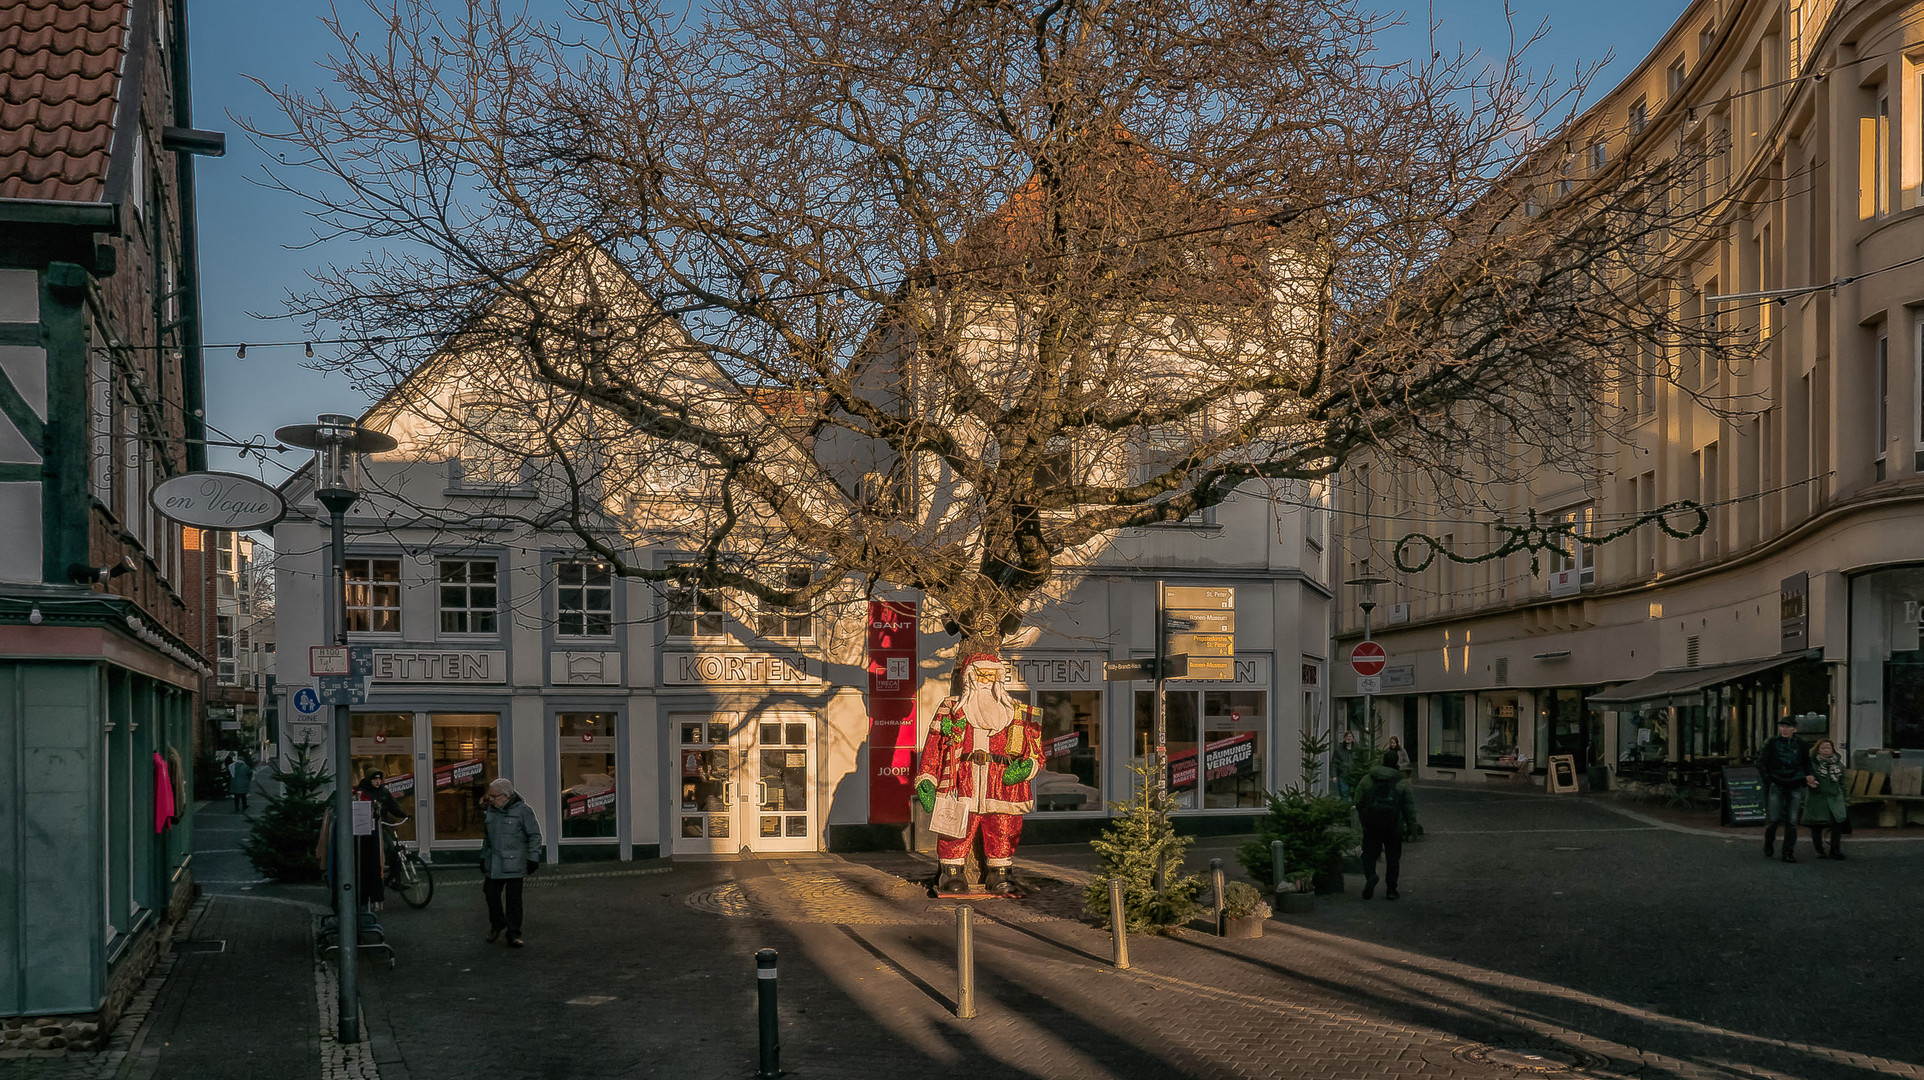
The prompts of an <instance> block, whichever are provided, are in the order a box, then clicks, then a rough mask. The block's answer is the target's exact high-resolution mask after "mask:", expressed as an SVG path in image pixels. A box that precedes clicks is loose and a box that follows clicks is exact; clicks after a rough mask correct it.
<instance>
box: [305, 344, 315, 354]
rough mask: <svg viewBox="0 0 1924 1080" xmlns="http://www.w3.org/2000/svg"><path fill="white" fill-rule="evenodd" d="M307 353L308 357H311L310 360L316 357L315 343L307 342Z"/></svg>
mask: <svg viewBox="0 0 1924 1080" xmlns="http://www.w3.org/2000/svg"><path fill="white" fill-rule="evenodd" d="M306 352H307V355H308V356H309V357H310V358H311V357H312V356H313V355H314V343H313V342H311V341H310V342H307V349H306Z"/></svg>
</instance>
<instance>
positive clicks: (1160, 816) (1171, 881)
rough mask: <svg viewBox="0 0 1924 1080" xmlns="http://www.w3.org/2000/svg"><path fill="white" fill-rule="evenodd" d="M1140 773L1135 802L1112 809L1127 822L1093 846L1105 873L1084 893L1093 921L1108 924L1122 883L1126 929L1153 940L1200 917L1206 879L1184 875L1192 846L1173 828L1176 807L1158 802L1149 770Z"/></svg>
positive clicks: (1169, 802) (1084, 903)
mask: <svg viewBox="0 0 1924 1080" xmlns="http://www.w3.org/2000/svg"><path fill="white" fill-rule="evenodd" d="M1134 772H1135V773H1136V795H1135V797H1134V798H1132V799H1130V800H1129V801H1128V802H1120V803H1110V804H1109V805H1110V807H1111V808H1112V809H1114V810H1116V811H1118V812H1119V813H1120V814H1121V815H1122V816H1121V817H1119V818H1117V819H1116V821H1115V823H1114V824H1113V825H1111V826H1110V827H1109V828H1107V829H1104V830H1103V833H1102V836H1101V838H1100V839H1097V840H1095V841H1092V842H1091V845H1090V846H1092V847H1094V848H1095V850H1096V854H1097V855H1099V856H1101V857H1102V870H1101V871H1100V872H1098V873H1097V874H1096V876H1095V880H1093V881H1091V882H1090V883H1089V888H1088V890H1087V891H1086V892H1084V893H1083V896H1082V909H1083V911H1084V912H1085V913H1086V914H1087V915H1088V916H1089V917H1090V918H1091V919H1094V920H1097V921H1099V922H1105V923H1106V922H1108V921H1109V917H1110V916H1109V882H1110V880H1111V879H1117V880H1120V881H1121V882H1122V910H1123V925H1124V927H1125V928H1126V929H1127V930H1128V931H1129V933H1132V934H1152V933H1158V932H1160V931H1163V930H1166V929H1168V928H1170V927H1174V926H1181V925H1183V924H1184V923H1186V922H1188V921H1189V920H1190V919H1192V918H1194V917H1195V916H1196V914H1197V913H1198V912H1199V911H1200V910H1201V908H1200V906H1199V905H1198V904H1197V903H1196V896H1197V894H1198V893H1200V892H1202V877H1201V876H1200V875H1197V874H1184V873H1183V872H1182V857H1183V852H1184V851H1185V850H1186V849H1187V848H1188V847H1189V840H1188V839H1187V838H1185V837H1180V836H1177V835H1176V830H1175V827H1174V826H1173V825H1171V824H1170V821H1169V811H1170V808H1171V807H1172V806H1173V805H1174V803H1173V801H1172V800H1170V799H1169V798H1168V796H1166V795H1165V796H1163V797H1161V798H1158V797H1157V796H1156V790H1155V784H1154V781H1153V778H1152V777H1151V776H1150V775H1149V770H1148V769H1146V768H1143V767H1141V766H1138V767H1136V768H1135V769H1134ZM1158 886H1160V887H1158Z"/></svg>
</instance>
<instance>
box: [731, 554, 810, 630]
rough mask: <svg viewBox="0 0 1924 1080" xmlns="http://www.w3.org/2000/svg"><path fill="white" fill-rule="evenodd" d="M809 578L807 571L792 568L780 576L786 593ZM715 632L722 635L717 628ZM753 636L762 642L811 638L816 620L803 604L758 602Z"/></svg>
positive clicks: (803, 567)
mask: <svg viewBox="0 0 1924 1080" xmlns="http://www.w3.org/2000/svg"><path fill="white" fill-rule="evenodd" d="M809 576H810V575H809V570H808V567H806V566H791V567H789V568H788V569H787V570H786V571H784V572H783V574H782V584H783V585H784V586H785V587H787V588H789V589H800V588H802V587H804V586H806V585H807V584H808V580H809ZM715 632H716V633H720V632H721V631H720V628H719V626H717V629H716V631H715ZM755 632H756V633H757V634H760V635H761V636H762V637H765V638H812V637H814V636H815V616H814V614H813V613H812V612H811V611H810V610H809V607H808V605H807V604H805V603H804V604H790V605H782V604H777V603H774V602H772V601H769V600H758V602H757V605H756V610H755Z"/></svg>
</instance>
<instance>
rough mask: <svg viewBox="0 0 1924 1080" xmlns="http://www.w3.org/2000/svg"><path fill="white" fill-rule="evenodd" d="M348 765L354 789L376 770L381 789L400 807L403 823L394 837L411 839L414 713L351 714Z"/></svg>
mask: <svg viewBox="0 0 1924 1080" xmlns="http://www.w3.org/2000/svg"><path fill="white" fill-rule="evenodd" d="M347 733H348V763H349V772H350V773H351V774H352V776H351V779H352V780H353V782H354V784H355V785H356V786H359V785H360V783H361V782H362V781H364V780H366V779H367V778H368V775H369V774H370V773H372V772H374V771H376V770H379V771H380V772H381V774H382V777H381V783H382V786H384V787H386V788H387V793H388V794H389V795H392V796H394V801H395V802H396V803H399V804H400V807H401V812H402V813H403V814H406V815H407V821H405V822H403V823H401V824H400V825H399V826H398V827H397V828H396V831H395V835H397V836H399V837H400V838H401V839H403V840H413V839H414V837H415V831H414V825H415V822H414V714H413V713H355V714H354V715H352V716H350V717H349V718H348V722H347Z"/></svg>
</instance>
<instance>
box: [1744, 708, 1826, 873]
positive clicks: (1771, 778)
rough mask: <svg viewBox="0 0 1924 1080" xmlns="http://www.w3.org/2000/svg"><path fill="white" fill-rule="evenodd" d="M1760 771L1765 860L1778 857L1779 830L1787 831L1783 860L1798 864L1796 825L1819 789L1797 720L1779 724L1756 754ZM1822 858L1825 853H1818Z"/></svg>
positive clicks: (1787, 720) (1779, 722)
mask: <svg viewBox="0 0 1924 1080" xmlns="http://www.w3.org/2000/svg"><path fill="white" fill-rule="evenodd" d="M1757 769H1758V771H1759V772H1761V773H1763V776H1764V858H1766V859H1768V858H1770V857H1771V855H1773V854H1775V852H1776V848H1777V829H1778V826H1782V827H1783V829H1784V861H1785V862H1796V861H1797V856H1796V855H1795V854H1794V853H1793V851H1794V849H1795V848H1796V847H1797V823H1798V820H1799V819H1800V818H1802V817H1803V812H1804V796H1805V794H1806V793H1807V792H1809V791H1810V789H1811V788H1814V787H1816V786H1817V778H1816V777H1815V776H1812V775H1811V771H1810V751H1809V750H1808V749H1806V748H1805V746H1804V743H1803V740H1801V739H1799V738H1798V737H1797V721H1795V720H1792V719H1790V718H1789V717H1785V718H1784V719H1782V720H1779V721H1777V734H1776V736H1774V737H1773V738H1770V739H1767V740H1765V741H1764V745H1763V748H1762V749H1760V750H1758V751H1757ZM1818 854H1819V855H1822V854H1823V851H1821V850H1820V851H1818Z"/></svg>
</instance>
